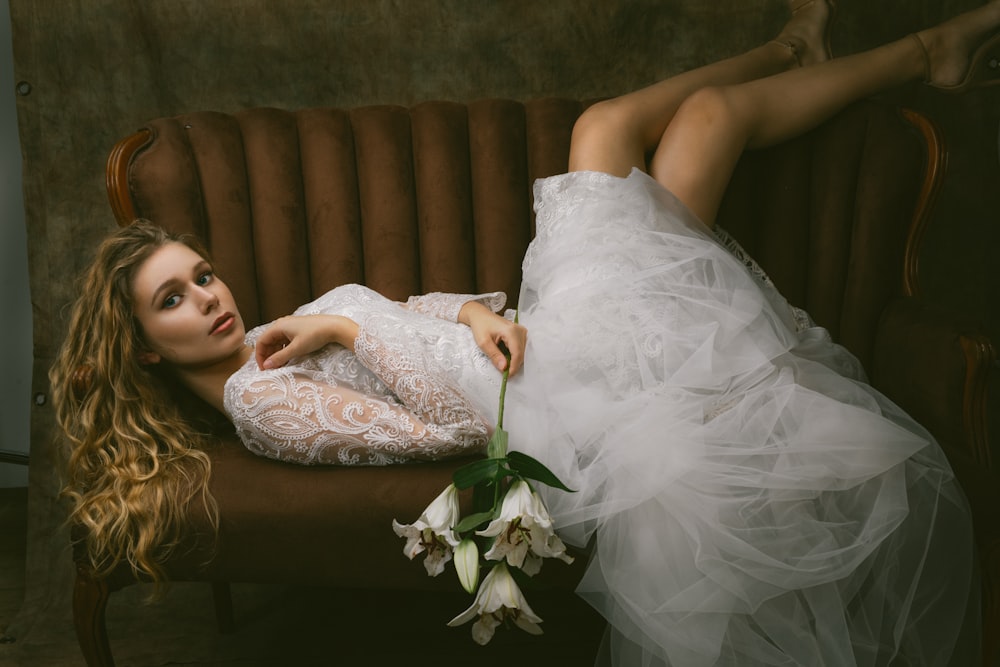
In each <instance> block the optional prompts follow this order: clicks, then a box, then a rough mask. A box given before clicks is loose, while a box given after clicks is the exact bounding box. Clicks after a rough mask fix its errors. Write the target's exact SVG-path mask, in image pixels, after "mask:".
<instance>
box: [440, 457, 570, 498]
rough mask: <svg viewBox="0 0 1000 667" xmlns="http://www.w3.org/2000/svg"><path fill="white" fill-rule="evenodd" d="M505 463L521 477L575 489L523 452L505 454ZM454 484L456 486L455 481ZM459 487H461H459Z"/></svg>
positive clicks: (556, 486)
mask: <svg viewBox="0 0 1000 667" xmlns="http://www.w3.org/2000/svg"><path fill="white" fill-rule="evenodd" d="M507 463H508V465H509V466H510V467H511V468H513V469H514V470H515V471H516V472H518V473H519V474H520V475H521V476H522V477H527V478H528V479H534V480H537V481H539V482H541V483H542V484H548V485H549V486H551V487H555V488H557V489H562V490H563V491H569V492H570V493H575V491H574V490H573V489H571V488H569V487H568V486H566V485H565V484H563V483H562V481H561V480H560V479H559V478H558V477H556V476H555V473H553V472H552V471H551V470H549V469H548V468H546V467H545V464H544V463H542V462H541V461H539V460H538V459H535V458H533V457H531V456H528V455H527V454H525V453H524V452H510V453H508V454H507ZM455 486H458V484H457V483H456V484H455ZM459 488H461V487H459Z"/></svg>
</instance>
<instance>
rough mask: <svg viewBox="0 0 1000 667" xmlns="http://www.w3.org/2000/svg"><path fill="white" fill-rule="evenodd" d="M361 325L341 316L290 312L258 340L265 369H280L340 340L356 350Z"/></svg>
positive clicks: (261, 365) (260, 361)
mask: <svg viewBox="0 0 1000 667" xmlns="http://www.w3.org/2000/svg"><path fill="white" fill-rule="evenodd" d="M357 336H358V324H357V322H355V321H354V320H352V319H349V318H346V317H343V316H341V315H290V316H288V317H282V318H280V319H277V320H275V321H274V322H272V323H271V325H270V326H269V327H268V328H267V329H266V330H265V331H264V333H262V334H261V335H260V337H259V338H258V339H257V346H256V349H255V355H256V357H257V367H258V368H260V369H261V370H268V369H271V368H280V367H282V366H284V365H285V364H287V363H288V362H289V361H290V360H291V359H294V358H295V357H301V356H303V355H306V354H309V353H310V352H315V351H316V350H318V349H320V348H322V347H324V346H326V345H329V344H330V343H337V344H339V345H343V346H344V347H346V348H348V349H350V350H353V349H354V339H355V338H357Z"/></svg>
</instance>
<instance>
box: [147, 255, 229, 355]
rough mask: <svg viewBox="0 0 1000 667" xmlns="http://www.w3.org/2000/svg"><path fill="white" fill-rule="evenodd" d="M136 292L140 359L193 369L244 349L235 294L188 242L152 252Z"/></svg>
mask: <svg viewBox="0 0 1000 667" xmlns="http://www.w3.org/2000/svg"><path fill="white" fill-rule="evenodd" d="M132 292H133V298H134V300H135V313H136V316H137V317H138V319H139V323H140V324H141V326H142V331H143V334H144V336H145V344H146V350H145V351H144V352H143V353H142V354H141V355H140V361H141V362H143V363H150V364H153V363H159V362H160V361H166V362H168V363H170V364H172V365H174V366H177V367H178V368H183V369H192V370H193V369H197V368H205V367H209V366H212V365H214V364H217V363H219V362H223V361H226V360H228V359H230V358H232V357H234V355H239V353H240V352H242V350H243V336H244V334H245V329H244V326H243V319H242V318H241V317H240V313H239V311H238V310H237V308H236V303H235V301H234V300H233V295H232V293H231V292H230V291H229V288H228V287H226V284H225V283H223V282H222V281H221V280H219V279H218V278H217V277H216V276H215V274H214V273H213V272H212V267H211V265H210V264H209V263H208V262H207V261H206V260H205V259H204V258H203V257H202V256H201V255H199V254H198V253H196V252H195V251H194V250H191V249H190V248H188V247H187V246H186V245H184V244H182V243H168V244H167V245H165V246H163V247H161V248H159V249H157V250H156V251H155V252H154V253H153V254H152V255H150V256H149V258H147V259H146V261H145V262H143V263H142V264H141V265H140V266H139V269H138V270H137V271H136V273H135V277H134V279H133V284H132Z"/></svg>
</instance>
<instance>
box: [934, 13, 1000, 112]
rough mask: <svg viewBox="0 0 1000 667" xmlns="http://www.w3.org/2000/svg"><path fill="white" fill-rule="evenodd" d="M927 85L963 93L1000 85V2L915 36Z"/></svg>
mask: <svg viewBox="0 0 1000 667" xmlns="http://www.w3.org/2000/svg"><path fill="white" fill-rule="evenodd" d="M914 36H915V37H916V40H917V42H919V43H920V46H921V48H922V49H923V51H924V58H925V72H924V75H925V76H924V78H925V81H926V82H927V83H929V84H930V85H932V86H934V87H935V88H940V89H942V90H946V91H953V92H960V91H964V90H968V89H970V88H975V87H978V86H982V85H993V84H998V83H1000V0H993V1H992V2H988V3H987V4H985V5H983V6H982V7H979V8H977V9H973V10H972V11H968V12H965V13H964V14H959V15H958V16H956V17H955V18H953V19H951V20H949V21H945V22H944V23H942V24H941V25H938V26H935V27H933V28H930V29H928V30H923V31H921V32H919V33H916V35H914Z"/></svg>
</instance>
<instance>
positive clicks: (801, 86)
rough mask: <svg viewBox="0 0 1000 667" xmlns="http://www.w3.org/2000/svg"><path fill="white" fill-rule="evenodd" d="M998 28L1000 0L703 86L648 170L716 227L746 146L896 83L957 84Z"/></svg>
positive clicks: (779, 137) (793, 131)
mask: <svg viewBox="0 0 1000 667" xmlns="http://www.w3.org/2000/svg"><path fill="white" fill-rule="evenodd" d="M998 29H1000V0H994V1H993V2H990V3H988V4H987V5H984V6H983V7H980V8H979V9H976V10H973V11H971V12H968V13H966V14H963V15H961V16H959V17H956V18H955V19H952V20H951V21H948V22H946V23H944V24H942V25H940V26H938V27H936V28H932V29H930V30H926V31H924V32H922V33H920V41H918V40H916V39H913V38H912V37H908V38H905V39H901V40H899V41H897V42H893V43H891V44H888V45H886V46H882V47H879V48H877V49H873V50H871V51H867V52H865V53H860V54H857V55H853V56H848V57H845V58H838V59H836V60H831V61H828V62H825V63H820V64H818V65H816V66H815V67H809V68H803V69H794V70H790V71H787V72H783V73H780V74H777V75H775V76H771V77H768V78H765V79H759V80H755V81H749V82H746V83H743V84H738V85H731V86H720V87H712V88H703V89H701V90H699V91H698V92H696V93H694V94H693V95H691V96H690V97H689V98H688V99H687V100H685V102H684V103H683V104H682V105H681V107H680V108H679V109H678V110H677V111H676V113H675V116H674V117H673V119H672V121H671V123H670V124H669V125H668V126H667V128H666V130H665V132H664V134H663V137H662V139H661V141H660V144H659V146H658V147H657V149H656V153H655V154H654V156H653V160H652V163H651V165H650V174H651V175H652V176H653V177H654V178H655V179H656V180H658V181H659V182H660V183H662V184H663V185H664V186H665V187H666V188H668V189H669V190H670V191H671V192H673V193H674V194H675V195H677V197H678V198H680V200H681V201H683V202H684V203H685V204H686V205H687V206H688V207H689V208H690V209H691V210H692V211H693V212H694V213H695V214H696V215H698V216H699V218H700V219H701V220H702V221H703V222H705V223H706V224H708V225H712V224H714V220H715V215H716V213H717V212H718V207H719V203H720V201H721V198H722V195H723V192H724V191H725V188H726V186H727V185H728V183H729V178H730V175H731V174H732V170H733V168H734V167H735V165H736V161H737V160H738V159H739V157H740V155H741V154H742V152H743V151H744V150H745V149H747V148H758V147H762V146H768V145H771V144H774V143H777V142H780V141H784V140H786V139H789V138H791V137H793V136H796V135H798V134H801V133H802V132H805V131H806V130H809V129H811V128H812V127H815V126H816V125H818V124H819V123H821V122H823V121H824V120H826V119H827V118H829V117H830V116H831V115H833V114H834V113H836V112H837V111H839V110H840V109H841V108H843V107H844V106H846V105H847V104H850V103H851V102H853V101H856V100H859V99H863V98H865V97H868V96H870V95H872V94H874V93H876V92H879V91H881V90H885V89H887V88H890V87H893V86H896V85H900V84H903V83H906V82H909V81H913V80H919V79H924V78H927V77H930V78H931V79H932V80H933V81H935V82H937V83H953V82H955V81H957V80H958V79H960V78H961V77H962V76H963V74H964V72H965V71H966V69H967V68H968V67H969V62H968V59H969V55H970V53H971V52H972V50H973V49H974V47H975V46H976V45H977V44H978V43H980V42H981V41H983V39H984V38H985V37H986V36H988V35H990V34H991V33H993V32H995V31H996V30H998ZM921 42H923V44H925V45H927V55H926V56H925V54H924V49H923V48H922V47H921ZM928 68H929V69H930V71H928Z"/></svg>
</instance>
